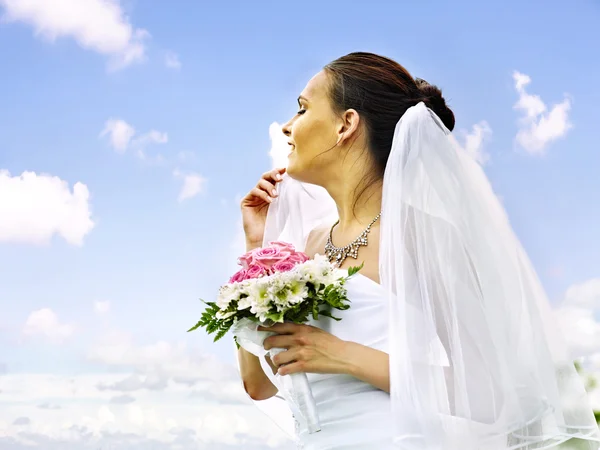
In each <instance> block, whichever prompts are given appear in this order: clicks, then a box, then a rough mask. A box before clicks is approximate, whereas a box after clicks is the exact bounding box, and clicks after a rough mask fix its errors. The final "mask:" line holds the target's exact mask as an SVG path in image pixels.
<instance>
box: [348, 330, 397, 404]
mask: <svg viewBox="0 0 600 450" xmlns="http://www.w3.org/2000/svg"><path fill="white" fill-rule="evenodd" d="M346 346H347V348H346V357H345V362H346V364H345V365H344V369H343V373H345V374H347V375H352V376H353V377H356V378H358V379H359V380H361V381H364V382H365V383H369V384H371V385H373V386H375V387H376V388H378V389H381V390H382V391H385V392H387V393H389V392H390V358H389V355H388V354H387V353H385V352H382V351H380V350H375V349H374V348H371V347H367V346H365V345H361V344H357V343H356V342H348V341H346Z"/></svg>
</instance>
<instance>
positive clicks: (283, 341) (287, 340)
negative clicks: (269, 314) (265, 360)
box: [263, 334, 295, 350]
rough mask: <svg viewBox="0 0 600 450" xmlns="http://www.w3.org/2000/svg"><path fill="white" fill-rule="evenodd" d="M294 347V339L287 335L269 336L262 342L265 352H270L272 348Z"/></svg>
mask: <svg viewBox="0 0 600 450" xmlns="http://www.w3.org/2000/svg"><path fill="white" fill-rule="evenodd" d="M293 345H295V340H294V338H293V337H292V336H291V335H289V334H276V335H274V336H269V337H268V338H266V339H265V340H264V342H263V347H264V349H265V350H271V349H272V348H286V349H289V348H290V347H292V346H293Z"/></svg>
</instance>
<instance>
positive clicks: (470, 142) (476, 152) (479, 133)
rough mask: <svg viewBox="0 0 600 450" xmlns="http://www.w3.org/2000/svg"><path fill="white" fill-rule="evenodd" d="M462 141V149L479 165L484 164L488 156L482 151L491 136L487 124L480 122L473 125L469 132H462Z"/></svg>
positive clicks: (490, 129)
mask: <svg viewBox="0 0 600 450" xmlns="http://www.w3.org/2000/svg"><path fill="white" fill-rule="evenodd" d="M462 134H463V139H464V142H465V144H464V148H465V150H466V151H467V153H469V154H470V155H471V156H472V157H473V158H474V159H475V160H476V161H477V162H478V163H479V164H481V165H484V164H486V163H487V162H488V161H489V159H490V155H489V154H488V153H486V152H485V151H484V149H483V148H484V144H485V143H486V142H488V141H489V140H490V138H491V136H492V128H491V127H490V126H489V124H488V123H487V122H486V121H485V120H482V121H481V122H479V123H476V124H475V125H473V128H472V130H471V132H470V133H469V132H466V131H464V130H463V131H462Z"/></svg>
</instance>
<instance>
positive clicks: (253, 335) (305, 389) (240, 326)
mask: <svg viewBox="0 0 600 450" xmlns="http://www.w3.org/2000/svg"><path fill="white" fill-rule="evenodd" d="M260 325H261V324H260V323H257V322H254V321H252V320H250V319H241V320H239V321H237V322H236V323H235V324H234V325H233V327H232V332H233V335H234V336H235V339H236V341H237V343H238V344H239V345H240V346H241V347H242V348H244V350H246V351H248V352H250V353H252V354H253V355H255V356H257V357H258V360H259V361H260V365H261V367H262V369H263V372H264V373H265V374H266V375H267V377H268V378H269V380H270V381H271V383H273V385H274V386H275V387H276V388H277V389H278V390H279V392H280V393H281V394H282V395H283V397H284V398H285V399H286V400H287V402H288V405H289V406H290V408H291V409H292V413H293V414H294V417H295V418H296V420H297V421H298V424H299V426H300V427H301V428H303V429H306V430H308V432H309V433H311V434H312V433H316V432H317V431H321V424H320V422H319V415H318V412H317V405H316V403H315V399H314V397H313V395H312V391H311V389H310V385H309V383H308V377H307V376H306V373H304V372H298V373H293V374H291V375H284V376H281V375H278V374H274V373H273V370H272V369H271V366H270V365H269V363H268V362H267V360H266V356H269V357H271V358H272V357H274V356H275V355H277V354H279V353H281V352H284V351H287V350H286V349H284V348H272V349H270V350H265V348H264V341H265V339H266V338H268V337H269V336H273V335H276V334H277V333H275V332H273V331H258V327H259V326H260Z"/></svg>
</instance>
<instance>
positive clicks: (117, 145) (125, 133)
mask: <svg viewBox="0 0 600 450" xmlns="http://www.w3.org/2000/svg"><path fill="white" fill-rule="evenodd" d="M106 135H109V136H108V137H109V140H110V144H111V145H112V147H113V148H114V149H115V150H116V151H117V152H119V153H123V152H125V150H127V147H129V143H130V142H131V139H132V138H133V136H134V135H135V128H133V127H132V126H131V125H129V124H128V123H127V122H125V121H124V120H122V119H113V118H110V119H108V120H107V121H106V124H105V125H104V130H102V132H101V133H100V137H103V136H106Z"/></svg>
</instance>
